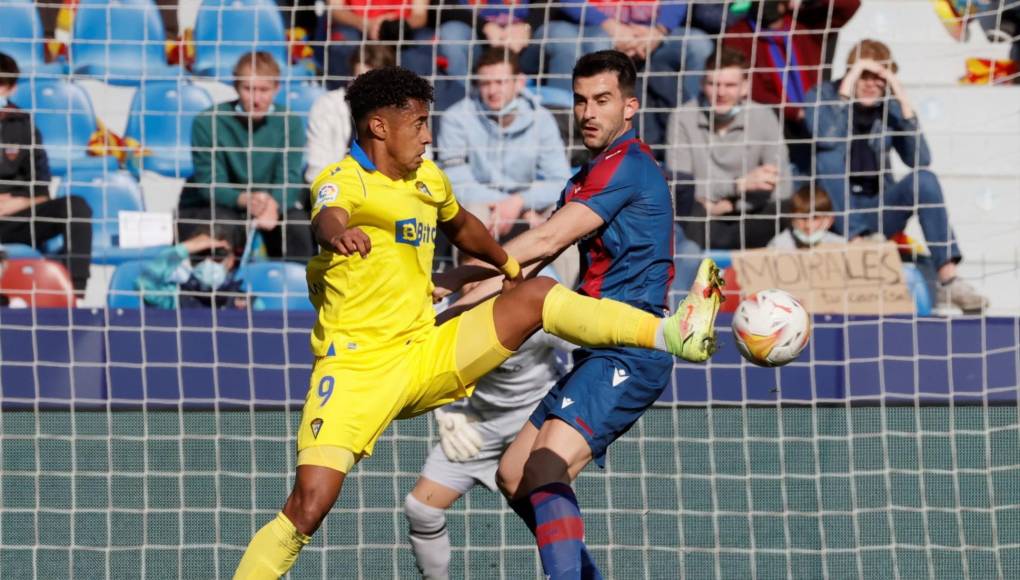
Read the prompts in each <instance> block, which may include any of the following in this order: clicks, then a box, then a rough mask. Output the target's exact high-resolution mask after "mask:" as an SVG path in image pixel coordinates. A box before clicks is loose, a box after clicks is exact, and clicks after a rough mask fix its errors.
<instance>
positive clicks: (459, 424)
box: [435, 409, 483, 462]
mask: <svg viewBox="0 0 1020 580" xmlns="http://www.w3.org/2000/svg"><path fill="white" fill-rule="evenodd" d="M435 415H436V423H438V424H439V444H440V446H442V448H443V453H445V454H446V458H447V459H449V460H450V461H457V462H461V461H468V460H470V459H474V458H475V457H477V456H478V453H479V452H480V451H481V450H482V444H483V442H482V436H481V434H479V433H478V430H477V429H475V428H474V426H473V425H472V423H475V422H476V421H477V420H478V418H477V417H475V416H474V415H472V414H469V413H466V412H463V411H460V410H456V411H444V410H442V409H436V411H435Z"/></svg>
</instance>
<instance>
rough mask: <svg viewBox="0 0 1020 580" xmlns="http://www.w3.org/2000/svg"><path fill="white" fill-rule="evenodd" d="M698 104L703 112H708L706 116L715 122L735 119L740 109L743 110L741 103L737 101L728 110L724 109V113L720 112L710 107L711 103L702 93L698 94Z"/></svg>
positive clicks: (726, 121) (727, 121)
mask: <svg viewBox="0 0 1020 580" xmlns="http://www.w3.org/2000/svg"><path fill="white" fill-rule="evenodd" d="M698 104H699V105H701V108H703V109H704V110H705V112H706V113H707V114H708V117H709V118H710V119H714V120H715V122H716V123H729V122H730V121H732V120H733V119H735V118H736V117H737V115H739V114H740V112H741V111H742V110H744V105H743V104H741V103H737V104H736V105H733V107H732V108H731V109H730V110H729V111H726V112H725V113H720V112H718V111H716V110H715V109H713V108H712V103H709V102H708V98H707V97H705V95H704V94H701V95H699V96H698Z"/></svg>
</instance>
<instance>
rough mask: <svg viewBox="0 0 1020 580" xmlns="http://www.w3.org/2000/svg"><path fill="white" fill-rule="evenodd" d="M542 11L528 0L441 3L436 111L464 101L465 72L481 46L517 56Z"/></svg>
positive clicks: (452, 0)
mask: <svg viewBox="0 0 1020 580" xmlns="http://www.w3.org/2000/svg"><path fill="white" fill-rule="evenodd" d="M545 12H546V11H545V10H544V9H541V8H539V9H533V8H531V7H530V6H529V5H528V0H521V1H520V2H518V3H516V4H508V3H506V2H504V1H502V0H441V1H440V6H439V10H438V11H437V13H436V17H437V18H438V34H437V37H438V43H437V49H438V51H439V55H440V56H441V57H443V58H444V59H446V71H445V75H444V76H445V77H446V79H444V80H440V81H438V82H437V83H436V91H437V95H436V109H438V110H440V111H442V110H446V109H447V108H448V107H449V106H450V105H452V104H453V103H455V102H457V101H459V100H460V99H462V98H464V95H465V93H466V90H467V88H468V87H469V82H468V73H470V72H471V71H472V70H474V68H475V66H476V64H477V60H478V58H479V57H480V56H481V55H482V51H483V50H484V48H485V46H491V47H493V48H501V49H504V50H507V51H510V52H512V53H514V54H518V55H519V54H521V52H522V51H524V49H525V48H527V47H528V44H529V43H530V42H531V35H532V33H533V32H534V31H535V30H536V29H538V27H539V26H541V24H542V22H543V19H544V17H545Z"/></svg>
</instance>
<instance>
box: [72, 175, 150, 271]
mask: <svg viewBox="0 0 1020 580" xmlns="http://www.w3.org/2000/svg"><path fill="white" fill-rule="evenodd" d="M67 195H78V196H81V197H82V198H84V199H85V201H86V202H87V203H88V204H89V207H91V208H92V261H93V263H96V264H120V263H122V262H125V261H127V260H136V259H143V258H148V257H151V256H155V255H156V254H158V253H159V252H160V251H161V250H162V249H163V248H164V247H165V246H154V247H151V248H121V247H120V243H119V242H120V222H119V220H118V217H119V214H120V212H121V211H142V210H143V204H142V190H141V187H139V185H138V182H137V181H135V178H134V177H133V176H132V175H131V174H130V173H128V172H126V171H114V172H111V173H109V174H106V175H105V176H104V175H102V174H97V175H94V176H93V177H92V178H91V179H88V180H75V181H65V182H63V183H61V184H60V188H59V189H58V190H57V197H64V196H67Z"/></svg>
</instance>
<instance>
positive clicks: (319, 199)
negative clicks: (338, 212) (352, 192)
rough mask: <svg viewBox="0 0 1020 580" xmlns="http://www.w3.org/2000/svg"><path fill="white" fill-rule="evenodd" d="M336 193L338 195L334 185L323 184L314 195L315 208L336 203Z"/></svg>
mask: <svg viewBox="0 0 1020 580" xmlns="http://www.w3.org/2000/svg"><path fill="white" fill-rule="evenodd" d="M337 193H339V190H338V189H337V188H336V185H333V184H332V183H326V184H323V185H322V187H320V188H319V191H317V192H316V194H315V205H316V207H318V206H320V205H323V204H327V203H330V202H332V201H336V194H337Z"/></svg>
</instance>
